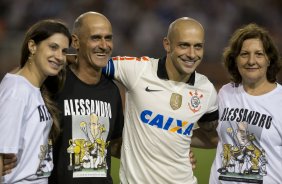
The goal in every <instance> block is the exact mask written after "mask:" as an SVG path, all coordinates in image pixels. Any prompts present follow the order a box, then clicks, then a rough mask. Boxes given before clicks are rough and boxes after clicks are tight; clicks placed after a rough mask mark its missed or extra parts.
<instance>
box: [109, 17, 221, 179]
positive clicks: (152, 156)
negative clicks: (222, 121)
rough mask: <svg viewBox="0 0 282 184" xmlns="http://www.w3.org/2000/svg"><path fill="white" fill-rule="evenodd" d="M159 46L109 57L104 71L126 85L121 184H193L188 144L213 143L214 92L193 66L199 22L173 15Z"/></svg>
mask: <svg viewBox="0 0 282 184" xmlns="http://www.w3.org/2000/svg"><path fill="white" fill-rule="evenodd" d="M163 45H164V49H165V50H166V52H167V54H166V56H165V57H163V58H161V59H153V58H149V57H141V58H136V57H113V58H112V59H111V60H110V62H109V64H108V66H107V68H106V69H105V70H104V72H105V73H106V74H107V75H108V76H110V77H113V78H115V79H116V80H118V81H119V82H121V83H122V84H123V85H124V86H125V87H126V102H125V112H124V116H125V123H124V131H123V137H122V138H123V139H122V140H123V145H122V149H121V151H122V152H121V165H120V180H121V183H122V184H132V183H134V184H141V183H142V184H143V183H144V184H149V183H150V184H151V183H153V184H155V183H161V184H172V183H175V184H180V183H181V184H182V183H183V184H184V183H188V184H195V183H197V179H196V178H195V177H194V175H193V171H192V166H191V163H190V162H189V161H187V156H188V154H189V151H190V146H191V145H192V146H194V147H199V148H214V147H215V146H216V144H217V134H216V131H215V127H216V126H217V119H218V108H217V93H216V90H215V88H214V86H213V84H212V83H211V82H210V81H209V80H208V79H207V77H205V76H204V75H202V74H199V73H197V72H196V71H195V70H196V68H197V66H198V65H199V64H200V63H201V61H202V58H203V52H204V48H203V47H204V29H203V27H202V25H201V24H200V23H199V22H198V21H196V20H194V19H191V18H187V17H183V18H180V19H177V20H175V21H174V22H173V23H172V24H171V25H170V26H169V29H168V34H167V36H166V37H165V38H164V40H163ZM192 135H193V136H192Z"/></svg>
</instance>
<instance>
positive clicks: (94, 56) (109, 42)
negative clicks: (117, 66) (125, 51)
mask: <svg viewBox="0 0 282 184" xmlns="http://www.w3.org/2000/svg"><path fill="white" fill-rule="evenodd" d="M81 21H82V25H81V26H80V28H79V29H77V31H76V33H75V34H74V35H73V46H74V48H76V49H77V50H78V58H79V62H84V64H86V65H90V66H91V67H92V68H94V69H97V70H101V68H103V67H105V66H106V65H107V63H108V60H109V58H110V57H111V54H112V49H113V39H112V37H113V33H112V27H111V24H110V22H109V21H108V20H107V19H106V18H105V17H103V16H101V15H97V14H87V15H85V16H84V17H83V18H82V20H81Z"/></svg>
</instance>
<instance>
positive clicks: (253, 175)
mask: <svg viewBox="0 0 282 184" xmlns="http://www.w3.org/2000/svg"><path fill="white" fill-rule="evenodd" d="M281 104H282V87H281V85H279V84H277V87H276V88H275V89H274V90H272V91H271V92H269V93H266V94H264V95H260V96H252V95H249V94H248V93H246V92H245V91H244V89H243V87H242V85H240V86H235V85H234V84H232V83H229V84H227V85H224V86H223V87H222V88H221V89H220V91H219V125H218V128H217V131H218V134H219V143H218V146H217V152H216V153H217V154H216V158H215V160H214V162H213V165H212V170H211V176H210V184H219V183H224V184H231V183H233V184H235V183H236V184H238V183H264V184H280V183H281V182H282V175H281V173H280V172H281V169H282V112H281ZM219 179H220V180H219Z"/></svg>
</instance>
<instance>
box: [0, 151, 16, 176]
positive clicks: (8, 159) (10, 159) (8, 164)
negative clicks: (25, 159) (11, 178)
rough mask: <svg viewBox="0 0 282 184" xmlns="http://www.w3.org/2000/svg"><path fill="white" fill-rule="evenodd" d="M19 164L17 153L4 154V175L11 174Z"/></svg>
mask: <svg viewBox="0 0 282 184" xmlns="http://www.w3.org/2000/svg"><path fill="white" fill-rule="evenodd" d="M16 165H17V157H16V155H15V154H3V173H2V176H4V175H6V174H9V173H10V172H11V171H12V169H13V168H15V167H16Z"/></svg>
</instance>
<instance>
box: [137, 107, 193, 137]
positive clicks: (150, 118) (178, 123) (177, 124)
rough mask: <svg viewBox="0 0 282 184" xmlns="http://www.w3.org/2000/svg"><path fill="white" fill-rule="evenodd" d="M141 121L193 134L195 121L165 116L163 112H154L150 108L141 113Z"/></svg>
mask: <svg viewBox="0 0 282 184" xmlns="http://www.w3.org/2000/svg"><path fill="white" fill-rule="evenodd" d="M140 118H141V121H142V122H143V123H145V124H148V125H150V126H154V127H157V128H160V129H163V130H167V131H170V132H173V133H178V134H182V135H187V136H191V133H192V129H193V126H194V123H188V122H187V121H182V120H179V119H175V118H173V117H165V116H164V115H162V114H154V113H153V112H152V111H150V110H144V111H142V112H141V114H140Z"/></svg>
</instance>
